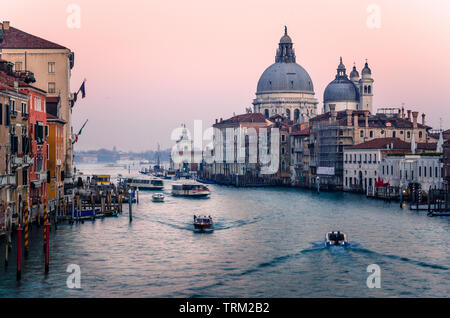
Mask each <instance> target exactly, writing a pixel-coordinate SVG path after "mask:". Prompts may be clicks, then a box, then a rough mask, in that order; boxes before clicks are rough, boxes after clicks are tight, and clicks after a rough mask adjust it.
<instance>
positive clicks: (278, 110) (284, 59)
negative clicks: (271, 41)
mask: <svg viewBox="0 0 450 318" xmlns="http://www.w3.org/2000/svg"><path fill="white" fill-rule="evenodd" d="M317 104H318V102H317V99H316V98H315V97H314V86H313V83H312V80H311V77H310V76H309V74H308V72H306V70H305V69H304V68H303V67H301V66H300V65H298V64H297V63H296V59H295V51H294V48H293V44H292V40H291V38H290V37H289V35H288V34H287V28H286V27H285V29H284V35H283V37H282V38H281V39H280V43H279V47H278V50H277V53H276V56H275V63H274V64H272V65H271V66H269V67H268V68H267V69H266V70H265V71H264V73H263V74H262V75H261V78H260V79H259V81H258V87H257V91H256V99H254V100H253V106H254V112H255V113H262V114H264V115H265V116H266V117H271V116H273V115H276V114H278V115H282V116H285V117H287V118H289V119H291V120H294V121H296V122H306V121H308V120H309V119H310V118H312V117H314V116H315V115H316V110H317Z"/></svg>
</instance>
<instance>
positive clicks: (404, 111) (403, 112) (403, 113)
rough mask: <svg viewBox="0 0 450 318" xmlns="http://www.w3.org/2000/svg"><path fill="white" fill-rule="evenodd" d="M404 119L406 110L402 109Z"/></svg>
mask: <svg viewBox="0 0 450 318" xmlns="http://www.w3.org/2000/svg"><path fill="white" fill-rule="evenodd" d="M402 118H403V119H405V108H404V107H402Z"/></svg>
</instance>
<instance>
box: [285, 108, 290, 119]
mask: <svg viewBox="0 0 450 318" xmlns="http://www.w3.org/2000/svg"><path fill="white" fill-rule="evenodd" d="M286 117H287V118H288V119H291V110H290V109H286Z"/></svg>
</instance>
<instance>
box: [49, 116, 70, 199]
mask: <svg viewBox="0 0 450 318" xmlns="http://www.w3.org/2000/svg"><path fill="white" fill-rule="evenodd" d="M65 124H66V122H65V121H63V120H61V119H59V118H58V117H56V116H54V115H52V114H49V113H47V125H48V137H47V144H48V148H47V149H48V156H47V158H48V161H47V169H48V179H47V183H48V184H47V187H48V190H47V194H48V202H49V204H51V205H52V206H55V204H56V203H57V202H58V200H59V199H60V198H63V197H64V178H63V175H62V172H63V170H64V167H63V166H62V164H63V162H64V125H65Z"/></svg>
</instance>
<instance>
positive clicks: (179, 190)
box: [172, 182, 211, 197]
mask: <svg viewBox="0 0 450 318" xmlns="http://www.w3.org/2000/svg"><path fill="white" fill-rule="evenodd" d="M172 194H173V195H175V196H185V197H206V196H209V195H210V194H211V191H210V190H209V188H208V187H207V186H205V185H203V184H201V183H198V182H185V183H174V184H173V185H172Z"/></svg>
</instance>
